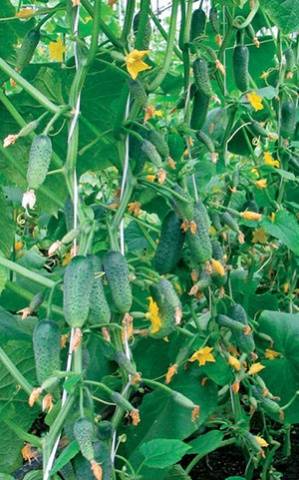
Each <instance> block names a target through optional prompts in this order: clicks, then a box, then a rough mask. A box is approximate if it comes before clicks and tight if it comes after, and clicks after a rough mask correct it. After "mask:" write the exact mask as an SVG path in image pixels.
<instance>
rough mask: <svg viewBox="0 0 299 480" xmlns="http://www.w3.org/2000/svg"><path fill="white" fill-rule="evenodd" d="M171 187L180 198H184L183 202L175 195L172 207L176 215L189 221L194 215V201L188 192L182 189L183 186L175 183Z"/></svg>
mask: <svg viewBox="0 0 299 480" xmlns="http://www.w3.org/2000/svg"><path fill="white" fill-rule="evenodd" d="M173 189H174V191H175V192H176V193H178V194H179V195H180V196H181V197H182V198H184V199H185V200H186V201H185V202H184V201H183V200H180V199H178V198H177V197H175V201H174V208H175V211H176V213H177V215H178V216H179V217H180V218H181V219H182V220H189V221H191V220H192V219H193V215H194V203H193V200H192V198H191V197H190V195H189V193H186V192H185V190H183V188H182V187H180V186H179V185H178V184H176V185H175V186H174V187H173Z"/></svg>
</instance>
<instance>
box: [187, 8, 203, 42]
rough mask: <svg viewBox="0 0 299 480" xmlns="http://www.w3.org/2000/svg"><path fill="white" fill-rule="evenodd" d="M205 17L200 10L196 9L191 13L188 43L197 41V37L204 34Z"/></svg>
mask: <svg viewBox="0 0 299 480" xmlns="http://www.w3.org/2000/svg"><path fill="white" fill-rule="evenodd" d="M206 21H207V16H206V14H205V12H204V10H203V9H202V8H197V9H196V10H194V11H193V13H192V18H191V28H190V42H193V41H194V40H197V39H198V37H200V36H201V35H203V34H204V33H205V29H206Z"/></svg>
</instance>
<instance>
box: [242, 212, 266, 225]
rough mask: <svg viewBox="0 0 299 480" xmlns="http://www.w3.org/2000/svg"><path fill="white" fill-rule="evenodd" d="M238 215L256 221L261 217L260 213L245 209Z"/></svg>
mask: <svg viewBox="0 0 299 480" xmlns="http://www.w3.org/2000/svg"><path fill="white" fill-rule="evenodd" d="M240 215H241V217H242V218H244V220H253V221H257V222H258V221H259V220H260V219H261V218H262V215H261V214H260V213H257V212H251V211H250V210H245V212H241V213H240Z"/></svg>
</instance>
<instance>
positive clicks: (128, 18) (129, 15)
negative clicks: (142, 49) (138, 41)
mask: <svg viewBox="0 0 299 480" xmlns="http://www.w3.org/2000/svg"><path fill="white" fill-rule="evenodd" d="M135 3H136V2H135V0H127V7H126V14H125V20H124V25H123V29H122V33H121V41H122V42H123V43H124V44H125V45H126V46H127V45H128V36H129V35H130V32H131V28H132V21H133V16H134V10H135Z"/></svg>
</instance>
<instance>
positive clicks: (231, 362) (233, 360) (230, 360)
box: [228, 355, 241, 372]
mask: <svg viewBox="0 0 299 480" xmlns="http://www.w3.org/2000/svg"><path fill="white" fill-rule="evenodd" d="M228 363H229V365H230V366H231V367H233V368H234V369H235V370H236V371H237V372H239V371H240V370H241V362H240V360H238V359H237V358H236V357H233V356H232V355H229V357H228Z"/></svg>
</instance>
